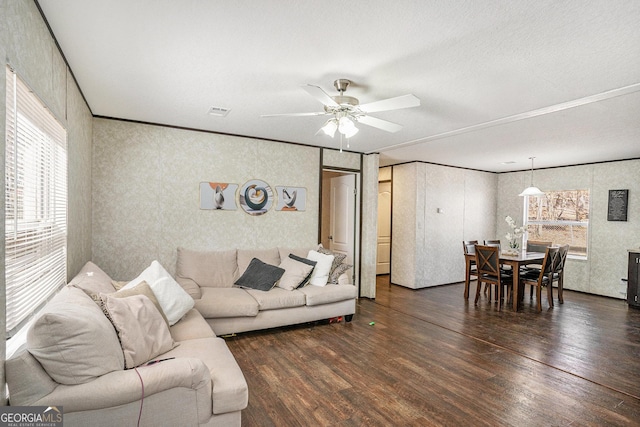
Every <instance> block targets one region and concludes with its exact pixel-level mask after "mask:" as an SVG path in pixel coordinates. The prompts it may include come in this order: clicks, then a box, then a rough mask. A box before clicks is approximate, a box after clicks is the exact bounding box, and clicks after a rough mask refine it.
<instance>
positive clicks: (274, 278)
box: [235, 258, 284, 291]
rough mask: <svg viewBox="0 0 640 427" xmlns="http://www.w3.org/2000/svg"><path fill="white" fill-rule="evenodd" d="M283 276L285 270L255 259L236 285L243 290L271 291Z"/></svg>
mask: <svg viewBox="0 0 640 427" xmlns="http://www.w3.org/2000/svg"><path fill="white" fill-rule="evenodd" d="M283 274H284V269H282V268H280V267H276V266H275V265H271V264H267V263H264V262H262V261H260V260H259V259H258V258H253V259H252V260H251V262H250V263H249V266H248V267H247V269H246V270H245V272H244V273H243V274H242V276H240V278H239V279H238V280H236V282H235V285H236V286H239V287H241V288H249V289H257V290H259V291H269V290H271V288H273V287H274V286H275V285H276V283H277V282H278V280H280V278H281V277H282V275H283Z"/></svg>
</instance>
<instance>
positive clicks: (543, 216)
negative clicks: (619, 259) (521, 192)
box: [524, 190, 589, 258]
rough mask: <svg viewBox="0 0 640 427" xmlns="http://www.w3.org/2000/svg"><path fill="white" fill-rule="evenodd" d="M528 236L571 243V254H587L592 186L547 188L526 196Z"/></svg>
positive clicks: (556, 242)
mask: <svg viewBox="0 0 640 427" xmlns="http://www.w3.org/2000/svg"><path fill="white" fill-rule="evenodd" d="M524 203H525V209H524V211H525V212H527V215H526V218H525V221H524V223H525V227H526V229H527V240H541V241H545V242H553V244H554V246H558V245H566V244H568V245H569V255H572V256H574V257H580V258H586V257H587V252H588V242H589V240H588V238H587V237H588V232H589V190H562V191H547V192H545V194H544V196H529V197H525V201H524Z"/></svg>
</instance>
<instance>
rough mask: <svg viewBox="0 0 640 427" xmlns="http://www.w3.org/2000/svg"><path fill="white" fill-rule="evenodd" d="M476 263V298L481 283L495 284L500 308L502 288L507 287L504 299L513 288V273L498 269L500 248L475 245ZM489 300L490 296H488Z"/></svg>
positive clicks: (478, 295)
mask: <svg viewBox="0 0 640 427" xmlns="http://www.w3.org/2000/svg"><path fill="white" fill-rule="evenodd" d="M476 265H477V268H478V286H477V287H476V300H475V303H476V304H477V303H478V299H479V298H480V288H481V287H482V283H486V284H490V285H495V287H496V294H497V297H498V311H499V310H501V308H502V288H503V287H506V288H507V295H506V298H505V301H507V300H508V299H509V296H510V295H511V294H512V292H511V289H512V288H513V275H510V274H506V273H505V272H503V271H502V270H501V269H500V249H499V248H498V247H497V246H485V245H476ZM489 301H491V297H489Z"/></svg>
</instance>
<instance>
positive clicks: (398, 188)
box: [391, 163, 418, 288]
mask: <svg viewBox="0 0 640 427" xmlns="http://www.w3.org/2000/svg"><path fill="white" fill-rule="evenodd" d="M416 168H417V164H416V163H407V164H404V165H399V166H394V167H393V181H392V190H391V191H392V196H391V197H392V200H393V206H392V219H391V227H392V229H391V233H392V234H391V235H392V240H391V244H392V247H391V281H392V282H393V283H395V284H397V285H401V286H406V287H409V288H413V287H415V283H416V268H417V267H416V251H417V245H418V242H417V226H416V223H417V217H418V210H417V200H416V198H417V192H418V187H417V185H416V178H417V170H416Z"/></svg>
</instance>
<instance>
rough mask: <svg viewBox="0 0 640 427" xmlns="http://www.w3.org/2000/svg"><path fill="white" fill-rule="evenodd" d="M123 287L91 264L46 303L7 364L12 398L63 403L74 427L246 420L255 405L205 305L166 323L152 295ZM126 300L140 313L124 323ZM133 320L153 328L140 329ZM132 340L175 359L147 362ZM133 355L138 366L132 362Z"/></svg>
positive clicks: (14, 400)
mask: <svg viewBox="0 0 640 427" xmlns="http://www.w3.org/2000/svg"><path fill="white" fill-rule="evenodd" d="M145 285H146V283H144V284H141V285H139V286H140V287H138V286H135V287H134V290H133V291H132V292H133V293H135V292H137V290H138V289H143V287H144V286H145ZM161 285H162V284H161ZM175 286H176V287H177V288H178V289H179V290H180V292H183V291H182V290H181V288H180V287H179V286H178V285H177V284H176V285H175ZM144 289H146V288H144ZM144 292H146V294H148V290H145V291H144ZM144 292H143V294H144ZM114 293H116V288H115V287H114V286H113V284H112V280H111V278H110V277H109V276H107V274H105V273H104V272H103V271H102V270H101V269H100V268H98V267H97V266H96V265H94V264H92V263H88V264H87V265H85V267H84V268H83V270H82V271H81V272H80V273H79V274H78V275H77V276H76V277H75V278H74V279H73V280H72V281H71V282H70V283H69V285H67V286H66V287H65V288H63V289H62V290H61V291H60V292H59V293H58V294H57V295H56V296H55V297H54V298H53V299H52V300H51V301H50V302H49V303H48V304H47V305H46V306H45V308H44V310H43V314H42V315H41V316H40V317H39V318H38V319H37V320H36V322H35V323H34V325H33V326H32V327H31V328H30V330H29V334H28V338H27V344H26V348H25V349H23V350H22V351H19V352H18V353H17V354H16V355H15V356H13V357H12V358H11V359H9V360H7V361H6V363H5V372H6V379H7V384H8V388H9V393H10V404H11V405H16V406H26V405H29V406H62V407H63V410H64V424H65V426H116V425H118V426H124V425H136V424H137V423H138V419H139V417H140V423H139V425H142V426H161V425H162V426H169V425H173V426H178V425H179V426H234V425H235V426H239V425H240V420H241V411H242V409H244V408H245V407H246V406H247V403H248V390H247V384H246V381H245V379H244V376H243V374H242V371H241V370H240V368H239V366H238V364H237V363H236V360H235V359H234V357H233V355H232V354H231V352H230V351H229V349H228V348H227V345H226V343H225V342H224V340H223V339H221V338H218V337H216V336H215V334H214V332H213V331H212V329H211V328H210V326H209V325H208V324H207V322H206V321H205V320H204V318H203V317H202V315H201V314H200V313H199V312H198V310H196V309H190V310H187V311H186V314H182V313H180V320H178V321H176V322H175V323H174V324H172V325H171V326H167V324H168V319H167V317H168V316H161V315H160V314H161V311H160V310H155V309H153V307H152V306H150V305H149V304H155V303H154V302H152V301H151V300H152V299H153V298H143V297H141V296H139V295H133V296H132V297H131V298H121V299H118V298H115V296H112V295H114ZM99 294H102V295H108V296H107V297H103V301H105V300H106V301H108V303H107V304H105V305H104V306H103V307H107V308H105V310H108V314H109V315H110V316H111V317H108V316H105V313H103V309H101V307H100V306H99V305H98V304H96V301H95V300H94V299H95V298H93V299H92V296H94V297H95V296H96V295H99ZM146 294H145V295H146ZM152 294H153V292H152ZM187 298H189V297H188V296H187ZM122 300H127V301H128V302H127V303H126V304H133V306H132V307H134V308H133V310H132V311H131V312H130V313H129V315H133V316H134V317H137V319H136V320H135V321H133V322H132V321H130V320H128V321H127V322H128V323H129V324H128V325H119V326H120V329H118V326H116V325H118V324H117V323H113V324H112V322H115V321H116V320H117V319H126V318H127V315H128V314H127V313H126V310H125V311H122V308H123V307H125V308H126V307H127V305H126V304H124V303H123V302H122ZM156 302H157V301H156ZM183 309H184V307H183ZM165 322H167V323H165ZM134 324H135V325H136V326H137V325H146V326H147V327H148V329H147V330H146V331H142V334H141V335H140V331H137V330H136V329H135V328H134V327H133V326H134ZM116 331H117V332H116ZM125 332H126V333H125ZM136 332H137V333H138V335H136ZM132 340H133V341H137V342H134V344H133V345H139V344H140V342H145V341H146V344H147V345H146V347H145V348H144V349H143V350H144V351H151V353H149V354H153V355H154V356H153V357H151V358H150V360H152V361H157V360H162V359H168V360H163V361H161V362H158V363H154V364H151V365H147V363H146V362H147V361H146V360H144V362H145V363H141V364H140V360H137V361H136V360H135V359H136V357H137V358H138V359H139V358H140V357H143V358H145V357H148V356H145V354H147V353H145V352H144V351H141V350H138V351H137V352H133V353H131V352H129V353H127V351H125V343H126V342H129V344H131V341H132ZM121 345H122V347H121ZM158 352H159V353H158ZM127 363H129V364H133V365H134V366H136V368H135V369H125V367H126V365H127Z"/></svg>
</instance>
